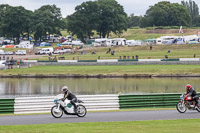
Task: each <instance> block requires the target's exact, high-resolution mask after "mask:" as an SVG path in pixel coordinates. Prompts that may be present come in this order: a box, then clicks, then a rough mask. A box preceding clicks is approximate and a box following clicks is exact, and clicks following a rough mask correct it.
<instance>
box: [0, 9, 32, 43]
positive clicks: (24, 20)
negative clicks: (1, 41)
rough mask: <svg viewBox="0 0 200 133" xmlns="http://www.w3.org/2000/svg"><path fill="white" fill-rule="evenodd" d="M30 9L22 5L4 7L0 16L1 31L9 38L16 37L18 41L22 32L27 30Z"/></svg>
mask: <svg viewBox="0 0 200 133" xmlns="http://www.w3.org/2000/svg"><path fill="white" fill-rule="evenodd" d="M30 14H31V11H28V10H26V9H25V8H24V7H22V6H19V7H9V8H7V9H6V11H5V13H4V15H3V17H2V18H1V26H0V29H1V32H2V34H3V35H4V36H6V37H9V38H16V39H17V43H19V38H20V36H21V35H23V33H25V32H29V28H30V25H29V23H30V18H29V17H30Z"/></svg>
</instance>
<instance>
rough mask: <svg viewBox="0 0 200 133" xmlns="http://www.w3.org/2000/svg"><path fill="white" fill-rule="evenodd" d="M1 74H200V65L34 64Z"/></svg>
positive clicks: (4, 71)
mask: <svg viewBox="0 0 200 133" xmlns="http://www.w3.org/2000/svg"><path fill="white" fill-rule="evenodd" d="M0 74H1V75H10V74H11V75H26V74H27V75H40V74H42V75H55V74H61V75H63V74H65V75H66V74H80V75H98V74H104V75H108V74H110V75H123V74H152V75H158V74H167V75H177V74H181V75H188V74H200V65H123V66H122V65H120V66H87V67H84V66H34V67H31V68H24V69H8V70H2V71H1V72H0Z"/></svg>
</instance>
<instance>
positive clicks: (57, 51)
mask: <svg viewBox="0 0 200 133" xmlns="http://www.w3.org/2000/svg"><path fill="white" fill-rule="evenodd" d="M71 51H72V50H71V49H63V50H61V49H58V50H56V51H54V52H53V53H54V54H60V53H67V52H71Z"/></svg>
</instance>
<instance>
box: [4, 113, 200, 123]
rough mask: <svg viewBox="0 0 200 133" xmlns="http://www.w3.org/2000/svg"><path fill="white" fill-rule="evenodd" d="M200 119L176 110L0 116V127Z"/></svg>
mask: <svg viewBox="0 0 200 133" xmlns="http://www.w3.org/2000/svg"><path fill="white" fill-rule="evenodd" d="M193 118H200V113H199V112H197V111H195V110H194V111H187V112H186V113H184V114H181V113H179V112H178V111H176V110H161V111H158V110H156V111H125V112H97V113H88V114H87V115H86V116H85V117H84V118H79V117H77V116H67V115H63V117H62V118H59V119H56V118H53V117H52V116H51V114H45V115H14V116H12V115H9V116H0V125H32V124H49V123H79V122H110V121H142V120H173V119H193Z"/></svg>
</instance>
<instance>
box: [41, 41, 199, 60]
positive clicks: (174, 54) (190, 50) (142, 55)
mask: <svg viewBox="0 0 200 133" xmlns="http://www.w3.org/2000/svg"><path fill="white" fill-rule="evenodd" d="M111 49H112V50H114V51H115V55H111V54H106V52H107V51H108V48H106V47H90V48H84V49H83V51H86V54H85V55H81V53H80V52H76V54H71V53H67V54H63V55H55V56H57V57H60V56H62V57H65V59H66V60H72V59H73V58H74V59H77V58H79V60H97V59H98V57H99V56H100V59H119V58H120V56H121V57H123V56H129V58H130V59H131V58H132V56H134V57H135V56H136V55H138V56H139V59H147V58H148V57H150V58H151V59H163V58H165V55H168V57H169V58H193V57H194V54H196V58H200V44H195V45H153V49H152V50H149V46H146V45H144V46H134V47H128V46H121V47H112V48H111ZM169 49H170V50H171V53H167V51H168V50H169ZM93 51H94V52H96V54H94V55H91V53H92V52H93ZM40 60H48V57H47V56H45V57H42V58H40Z"/></svg>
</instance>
